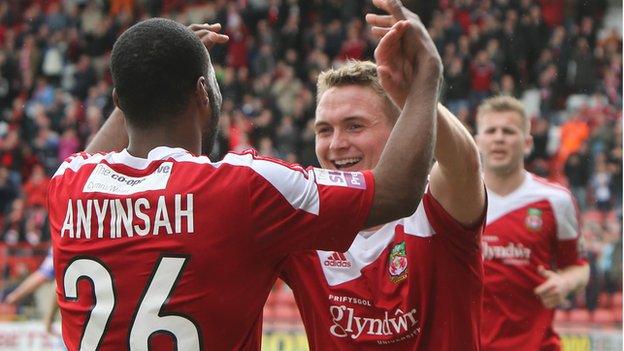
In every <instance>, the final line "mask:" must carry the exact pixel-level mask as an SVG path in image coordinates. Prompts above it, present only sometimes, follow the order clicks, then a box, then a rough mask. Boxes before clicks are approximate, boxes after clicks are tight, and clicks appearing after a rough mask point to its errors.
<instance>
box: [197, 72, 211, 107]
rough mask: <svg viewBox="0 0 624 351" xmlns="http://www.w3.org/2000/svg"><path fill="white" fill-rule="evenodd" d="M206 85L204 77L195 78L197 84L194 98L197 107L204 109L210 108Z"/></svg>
mask: <svg viewBox="0 0 624 351" xmlns="http://www.w3.org/2000/svg"><path fill="white" fill-rule="evenodd" d="M207 84H208V83H207V82H206V78H205V77H204V76H201V77H199V78H197V84H196V86H195V98H196V99H197V103H198V105H200V106H202V107H204V108H206V107H208V108H209V107H210V99H209V97H208V87H207V86H206V85H207Z"/></svg>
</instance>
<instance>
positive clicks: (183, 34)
mask: <svg viewBox="0 0 624 351" xmlns="http://www.w3.org/2000/svg"><path fill="white" fill-rule="evenodd" d="M209 65H210V58H209V56H208V52H207V50H206V48H205V47H204V46H203V44H202V43H201V41H200V40H199V39H198V38H197V36H195V34H194V33H193V32H192V31H191V30H189V29H188V28H186V27H185V26H183V25H182V24H180V23H177V22H175V21H172V20H169V19H165V18H152V19H148V20H145V21H142V22H139V23H137V24H135V25H134V26H132V27H130V28H129V29H128V30H126V31H125V32H124V33H123V34H122V35H121V36H120V37H119V38H118V39H117V41H116V42H115V45H114V46H113V52H112V55H111V71H112V75H113V83H114V86H115V90H116V92H117V96H118V100H119V107H120V108H121V110H122V111H123V112H124V115H125V116H126V118H127V119H128V121H129V122H130V123H131V124H132V125H134V126H136V127H141V128H149V127H150V126H153V125H154V124H159V123H162V122H165V121H167V120H168V118H171V117H173V116H175V115H176V114H177V113H180V112H181V111H182V110H183V109H184V107H185V106H186V104H187V103H188V101H189V98H190V97H191V96H192V93H193V92H194V90H195V87H196V83H197V79H198V78H199V77H200V76H206V75H207V73H208V69H209ZM213 113H214V112H213Z"/></svg>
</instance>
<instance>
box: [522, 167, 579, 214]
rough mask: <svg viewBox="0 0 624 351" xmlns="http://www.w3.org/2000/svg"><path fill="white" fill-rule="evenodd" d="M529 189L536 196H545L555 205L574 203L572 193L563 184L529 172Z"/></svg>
mask: <svg viewBox="0 0 624 351" xmlns="http://www.w3.org/2000/svg"><path fill="white" fill-rule="evenodd" d="M529 180H530V183H529V187H528V189H527V190H528V191H529V192H531V193H533V194H535V195H536V196H541V197H545V198H546V199H547V200H548V201H549V202H550V203H551V204H552V205H553V206H562V205H567V204H572V203H573V197H572V193H570V191H569V190H568V189H567V188H566V187H565V186H563V185H562V184H559V183H556V182H553V181H550V180H547V179H545V178H542V177H539V176H537V175H535V174H533V173H529Z"/></svg>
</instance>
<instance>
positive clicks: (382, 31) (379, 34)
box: [371, 27, 392, 39]
mask: <svg viewBox="0 0 624 351" xmlns="http://www.w3.org/2000/svg"><path fill="white" fill-rule="evenodd" d="M390 30H392V28H382V27H371V33H373V36H374V37H375V38H377V39H380V38H383V36H384V35H386V34H388V32H389V31H390Z"/></svg>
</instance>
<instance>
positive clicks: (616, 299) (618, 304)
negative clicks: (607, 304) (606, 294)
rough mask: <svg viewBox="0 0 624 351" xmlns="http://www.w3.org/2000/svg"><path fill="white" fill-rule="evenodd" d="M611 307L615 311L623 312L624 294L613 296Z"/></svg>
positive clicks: (616, 293)
mask: <svg viewBox="0 0 624 351" xmlns="http://www.w3.org/2000/svg"><path fill="white" fill-rule="evenodd" d="M611 306H613V308H614V309H618V310H621V309H622V292H621V291H618V292H615V293H613V294H611Z"/></svg>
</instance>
